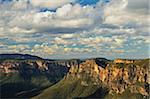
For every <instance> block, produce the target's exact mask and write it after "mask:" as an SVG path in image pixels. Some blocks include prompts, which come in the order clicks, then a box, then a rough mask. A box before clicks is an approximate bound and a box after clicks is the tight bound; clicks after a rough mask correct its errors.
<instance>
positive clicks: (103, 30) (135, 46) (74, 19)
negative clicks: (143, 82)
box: [0, 0, 150, 59]
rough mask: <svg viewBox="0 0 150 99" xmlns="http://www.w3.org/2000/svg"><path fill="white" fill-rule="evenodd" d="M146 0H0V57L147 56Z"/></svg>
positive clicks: (147, 22) (147, 16)
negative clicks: (18, 54) (11, 55)
mask: <svg viewBox="0 0 150 99" xmlns="http://www.w3.org/2000/svg"><path fill="white" fill-rule="evenodd" d="M148 4H149V0H0V53H1V54H2V53H22V54H31V55H37V56H40V57H43V58H49V59H50V58H51V59H69V58H90V57H105V58H109V59H114V58H136V59H139V58H148V57H149V44H150V39H149V38H150V37H149V22H150V20H149V19H148V18H149V17H150V15H149V5H148Z"/></svg>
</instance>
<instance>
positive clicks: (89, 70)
mask: <svg viewBox="0 0 150 99" xmlns="http://www.w3.org/2000/svg"><path fill="white" fill-rule="evenodd" d="M103 64H105V66H104V65H103V66H101V65H99V64H97V61H96V60H94V59H91V60H90V59H89V60H86V61H85V62H82V63H81V64H79V65H76V66H72V67H71V68H70V70H69V73H68V74H67V77H75V78H78V79H82V80H83V81H82V82H84V83H85V85H86V84H88V82H89V81H87V80H85V78H90V81H92V82H93V84H94V85H100V84H104V85H105V86H107V87H108V89H109V93H110V94H113V93H118V94H122V93H123V92H124V91H126V90H129V91H130V92H131V93H140V94H142V95H145V96H148V95H149V84H150V81H149V77H148V74H149V73H150V71H149V60H134V61H128V60H125V61H124V60H121V59H120V60H119V62H117V61H115V62H114V61H103Z"/></svg>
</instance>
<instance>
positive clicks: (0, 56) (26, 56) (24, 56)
mask: <svg viewBox="0 0 150 99" xmlns="http://www.w3.org/2000/svg"><path fill="white" fill-rule="evenodd" d="M0 59H35V60H36V59H42V58H40V57H38V56H33V55H29V54H17V53H16V54H0Z"/></svg>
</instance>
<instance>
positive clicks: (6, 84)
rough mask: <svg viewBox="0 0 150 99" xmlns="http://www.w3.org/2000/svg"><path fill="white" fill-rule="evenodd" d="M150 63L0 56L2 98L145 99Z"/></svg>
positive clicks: (146, 60)
mask: <svg viewBox="0 0 150 99" xmlns="http://www.w3.org/2000/svg"><path fill="white" fill-rule="evenodd" d="M149 61H150V60H149V59H143V60H128V59H116V60H108V59H105V58H89V59H84V60H83V59H82V60H80V59H70V60H49V59H43V58H40V57H37V56H33V55H28V54H0V88H1V90H0V93H1V98H2V99H5V98H33V99H127V98H129V97H131V98H132V99H146V98H148V96H149V95H150V93H149V84H150V77H149V75H148V74H149V72H150V71H149V68H148V66H149Z"/></svg>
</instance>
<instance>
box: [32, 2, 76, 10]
mask: <svg viewBox="0 0 150 99" xmlns="http://www.w3.org/2000/svg"><path fill="white" fill-rule="evenodd" d="M30 1H31V3H32V5H33V6H35V7H45V8H52V9H55V8H57V7H61V6H62V5H65V4H67V3H71V2H74V0H30Z"/></svg>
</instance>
